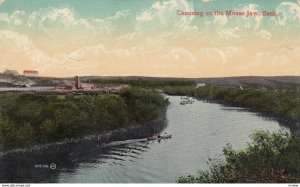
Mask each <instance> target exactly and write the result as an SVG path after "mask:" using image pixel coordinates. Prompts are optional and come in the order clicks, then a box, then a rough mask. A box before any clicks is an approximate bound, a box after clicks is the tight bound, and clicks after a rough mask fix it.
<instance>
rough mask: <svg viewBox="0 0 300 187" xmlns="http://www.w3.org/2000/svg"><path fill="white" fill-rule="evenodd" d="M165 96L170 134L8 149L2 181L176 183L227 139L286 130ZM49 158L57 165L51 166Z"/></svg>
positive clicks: (236, 141) (239, 144) (242, 141)
mask: <svg viewBox="0 0 300 187" xmlns="http://www.w3.org/2000/svg"><path fill="white" fill-rule="evenodd" d="M168 97H169V101H170V105H169V107H168V109H167V114H166V115H167V116H166V117H167V126H166V128H165V129H164V130H163V131H162V133H161V134H163V133H165V132H167V133H168V134H172V135H173V137H172V139H167V140H162V141H161V142H157V141H149V142H147V141H146V140H145V139H139V140H127V141H121V142H112V143H110V144H108V145H105V146H104V145H95V144H91V145H89V146H85V147H80V148H78V149H77V148H72V149H70V150H68V149H66V150H65V151H62V150H60V149H57V150H58V151H56V152H55V151H53V150H51V151H48V152H47V151H43V153H40V154H37V153H33V152H32V153H31V152H28V151H27V152H22V151H21V152H17V153H11V154H7V155H5V156H2V157H0V172H1V173H2V174H0V182H53V183H56V182H59V183H61V182H66V183H81V182H82V183H107V182H110V183H118V182H122V183H128V182H130V183H144V182H145V183H151V182H155V183H165V182H167V183H174V182H176V181H177V180H178V178H179V177H180V176H182V175H187V174H195V173H196V172H197V171H199V170H200V169H201V170H202V169H207V168H208V165H207V161H208V159H209V158H221V157H222V156H221V154H222V148H223V147H224V146H225V145H226V143H230V144H232V145H233V147H234V148H244V147H245V146H246V143H247V141H249V140H250V138H249V135H250V134H251V133H252V132H254V131H255V130H258V129H264V130H269V131H278V130H281V129H284V130H285V131H289V129H288V128H287V127H284V126H280V124H279V123H278V122H277V121H275V120H272V119H268V118H264V117H261V116H259V115H257V113H253V112H249V111H247V110H244V109H241V108H236V107H226V106H222V105H220V104H215V103H206V102H204V101H201V100H195V102H194V103H193V104H187V105H180V101H181V97H179V96H168ZM50 163H55V164H56V168H55V169H50V168H49V165H50ZM52 166H53V165H52Z"/></svg>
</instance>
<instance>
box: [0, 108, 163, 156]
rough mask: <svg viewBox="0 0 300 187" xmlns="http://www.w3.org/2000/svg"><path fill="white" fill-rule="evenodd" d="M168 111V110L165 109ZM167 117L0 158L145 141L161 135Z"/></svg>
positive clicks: (22, 150) (4, 152) (20, 150)
mask: <svg viewBox="0 0 300 187" xmlns="http://www.w3.org/2000/svg"><path fill="white" fill-rule="evenodd" d="M165 110H166V108H165ZM166 125H167V124H166V115H165V113H164V114H163V115H162V116H160V117H158V118H157V119H155V120H152V121H150V122H146V123H144V124H135V125H131V126H128V127H125V128H118V129H115V130H111V131H108V132H103V133H100V134H96V135H87V136H85V137H82V138H76V139H69V140H66V141H62V142H55V143H48V144H42V145H35V146H33V147H28V148H23V149H20V148H19V149H12V150H8V151H2V152H1V151H0V158H1V157H2V156H5V155H7V154H10V153H18V152H22V153H25V152H31V153H32V152H43V151H44V150H47V152H48V153H49V151H50V152H51V150H52V151H53V153H54V152H61V151H62V150H67V149H68V148H69V147H72V146H75V145H76V147H85V146H89V145H90V144H94V145H96V144H97V145H102V146H105V145H106V144H109V143H111V142H115V141H125V140H133V139H145V140H146V138H147V137H148V136H150V135H152V134H153V133H154V134H158V133H160V132H161V131H162V130H163V129H164V128H165V127H166Z"/></svg>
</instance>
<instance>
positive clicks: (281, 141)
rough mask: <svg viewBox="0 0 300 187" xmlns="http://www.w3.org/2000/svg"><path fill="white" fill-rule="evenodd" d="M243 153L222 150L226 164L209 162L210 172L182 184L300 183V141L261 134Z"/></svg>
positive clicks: (254, 135) (285, 134)
mask: <svg viewBox="0 0 300 187" xmlns="http://www.w3.org/2000/svg"><path fill="white" fill-rule="evenodd" d="M251 138H252V143H250V144H248V147H247V148H246V149H244V150H234V149H233V148H232V147H231V146H230V145H227V146H226V147H225V148H224V149H223V154H224V156H225V161H213V160H210V169H209V170H206V171H200V172H199V174H198V175H195V176H192V175H188V176H182V177H180V178H179V180H178V182H179V183H295V182H296V183H299V182H300V138H299V137H295V136H293V135H290V134H287V133H283V132H279V133H270V132H264V131H258V132H256V133H254V134H253V135H252V136H251Z"/></svg>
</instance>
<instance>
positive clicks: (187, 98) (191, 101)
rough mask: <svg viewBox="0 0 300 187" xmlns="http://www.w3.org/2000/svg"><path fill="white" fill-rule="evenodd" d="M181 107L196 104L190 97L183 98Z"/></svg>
mask: <svg viewBox="0 0 300 187" xmlns="http://www.w3.org/2000/svg"><path fill="white" fill-rule="evenodd" d="M181 100H182V101H181V102H180V104H181V105H185V104H193V103H194V99H191V98H189V97H181Z"/></svg>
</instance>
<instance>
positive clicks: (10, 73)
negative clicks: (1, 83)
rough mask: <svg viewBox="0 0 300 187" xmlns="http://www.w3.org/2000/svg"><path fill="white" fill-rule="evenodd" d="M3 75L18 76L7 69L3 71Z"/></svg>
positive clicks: (14, 71)
mask: <svg viewBox="0 0 300 187" xmlns="http://www.w3.org/2000/svg"><path fill="white" fill-rule="evenodd" d="M3 74H4V75H13V76H18V75H19V73H18V72H17V71H16V70H9V69H7V70H5V71H4V72H3Z"/></svg>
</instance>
